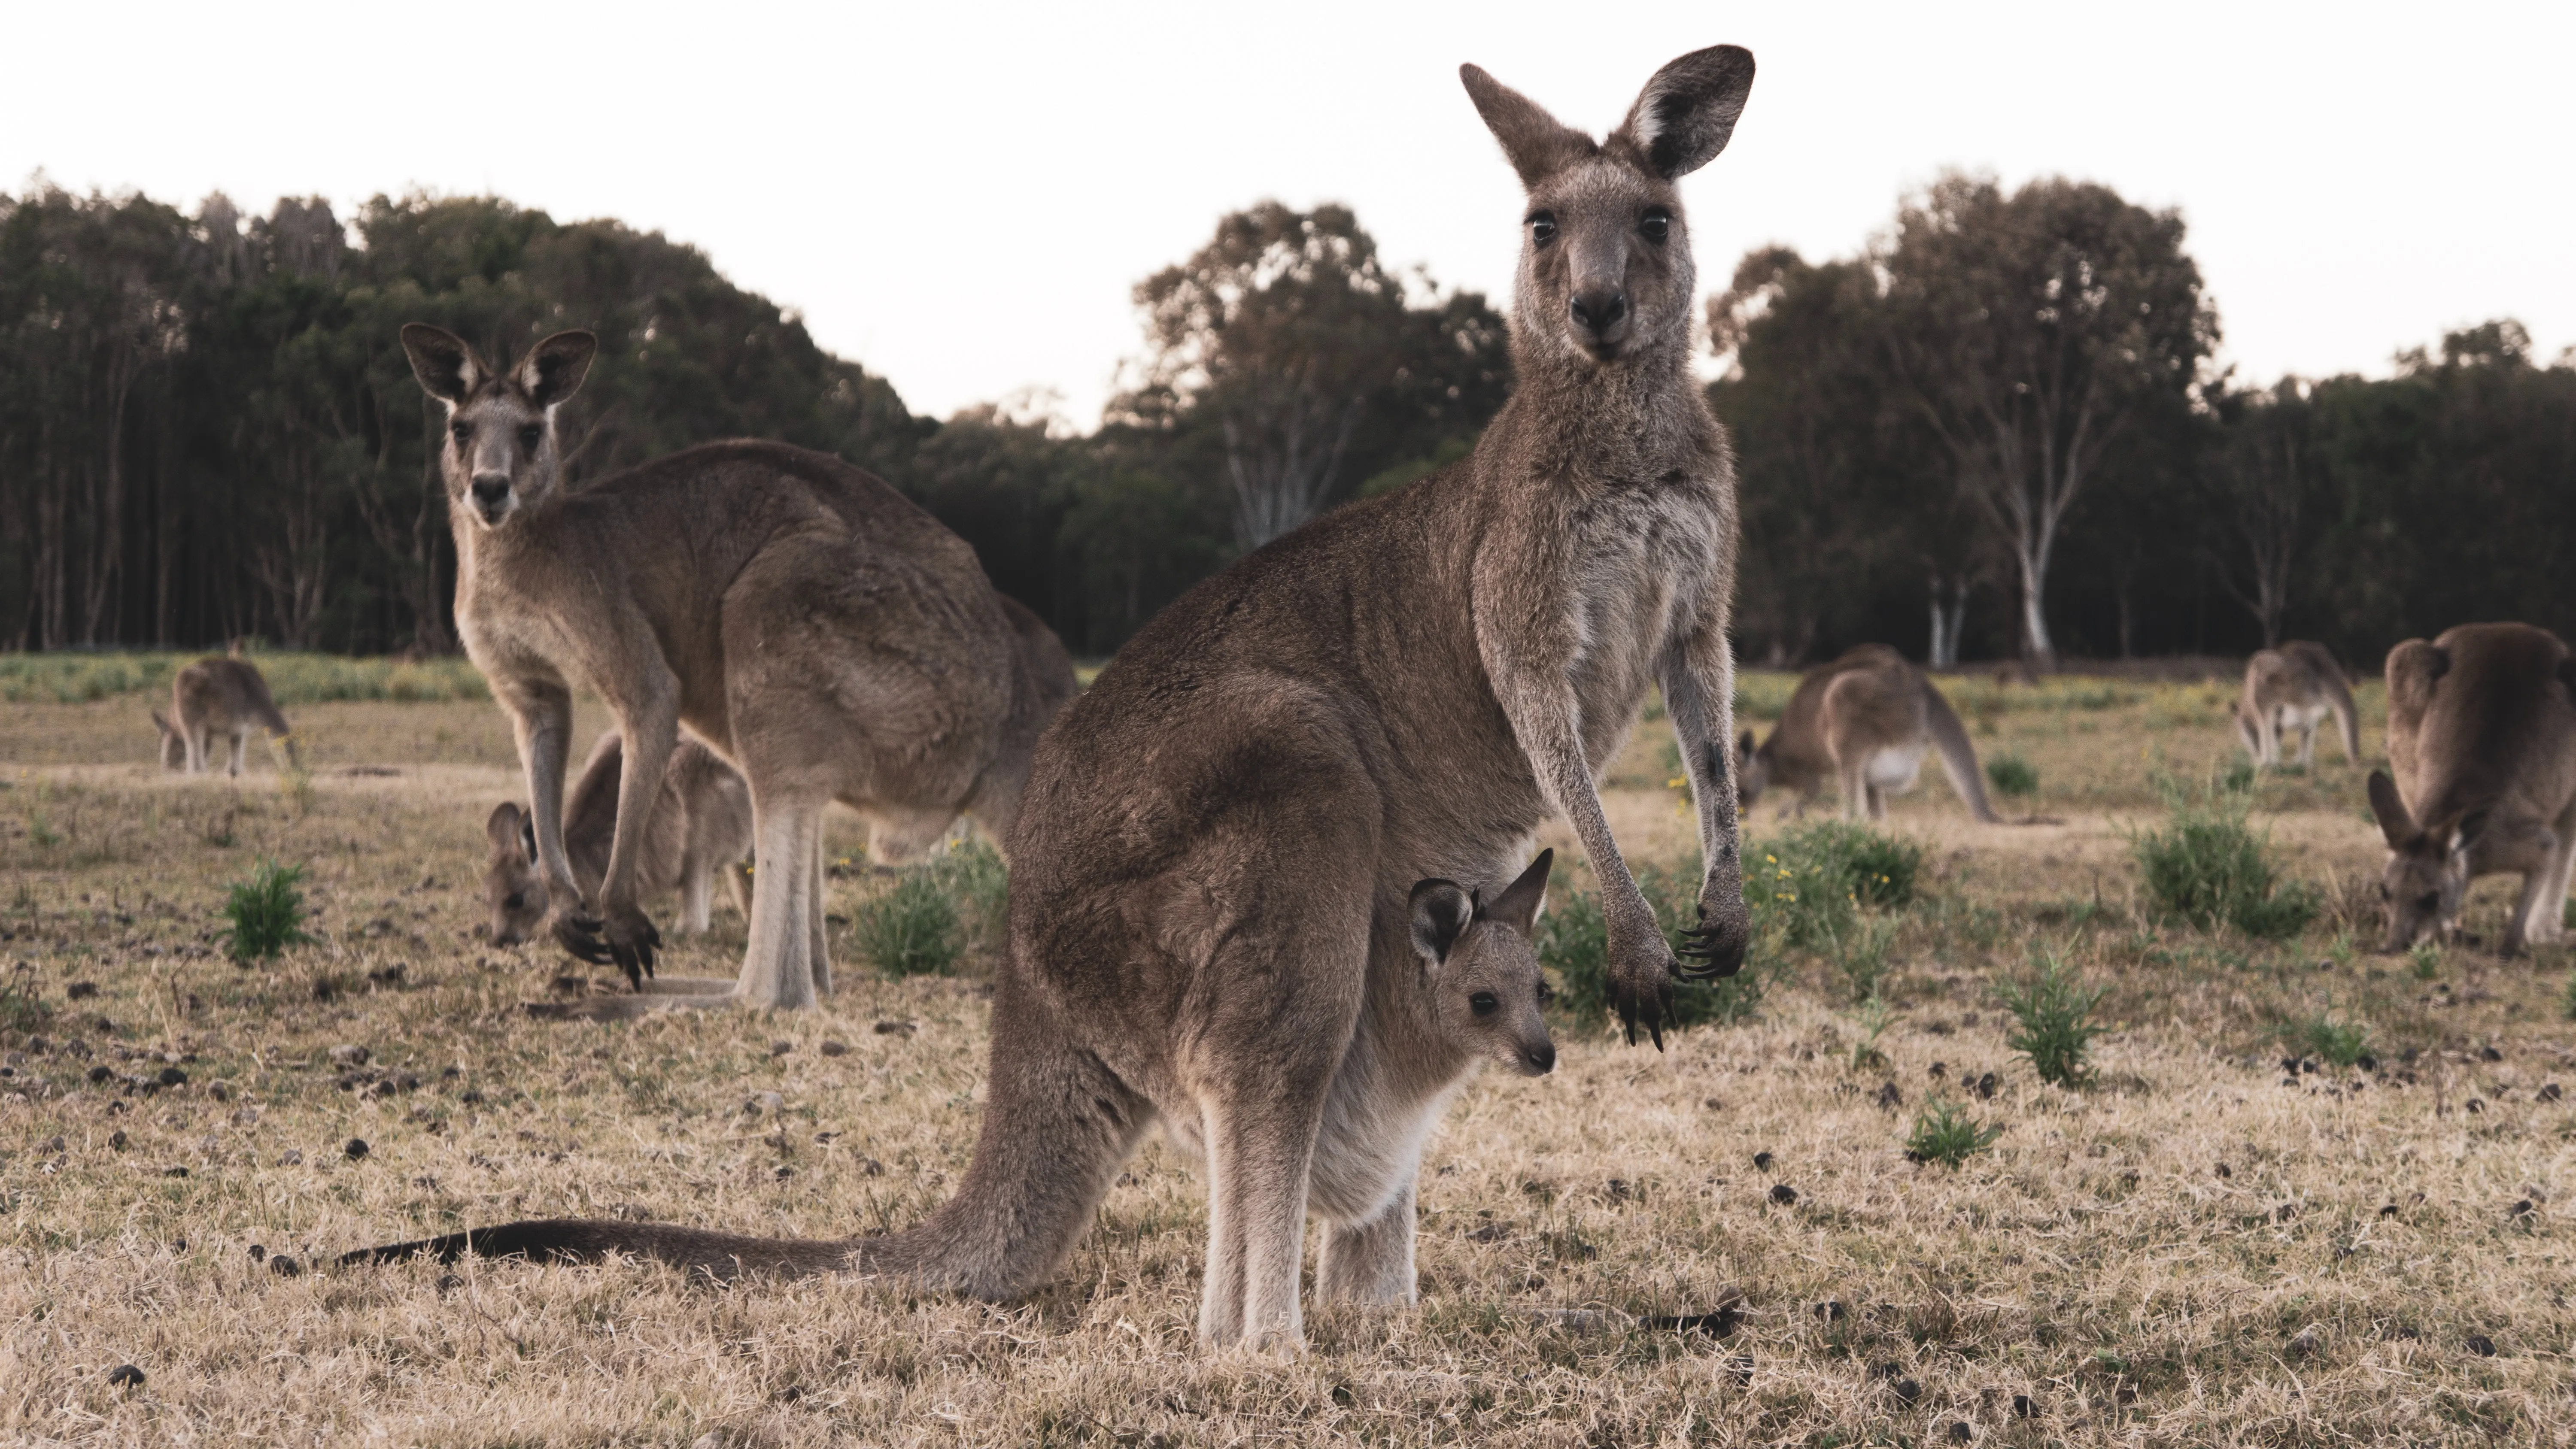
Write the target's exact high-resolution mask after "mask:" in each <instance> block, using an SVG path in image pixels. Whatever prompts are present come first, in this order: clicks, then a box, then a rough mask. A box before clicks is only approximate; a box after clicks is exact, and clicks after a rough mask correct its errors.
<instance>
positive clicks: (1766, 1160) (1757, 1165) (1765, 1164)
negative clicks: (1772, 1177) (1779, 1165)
mask: <svg viewBox="0 0 2576 1449" xmlns="http://www.w3.org/2000/svg"><path fill="white" fill-rule="evenodd" d="M1753 1170H1754V1171H1755V1172H1769V1171H1770V1170H1771V1154H1770V1153H1768V1152H1757V1153H1754V1154H1753Z"/></svg>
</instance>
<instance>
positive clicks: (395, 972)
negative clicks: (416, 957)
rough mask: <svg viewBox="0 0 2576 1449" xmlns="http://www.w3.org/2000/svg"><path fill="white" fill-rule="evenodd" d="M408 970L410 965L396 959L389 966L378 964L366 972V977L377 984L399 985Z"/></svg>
mask: <svg viewBox="0 0 2576 1449" xmlns="http://www.w3.org/2000/svg"><path fill="white" fill-rule="evenodd" d="M409 971H410V967H409V966H408V965H407V964H406V963H404V962H401V961H396V962H394V963H393V964H392V965H390V966H379V967H377V968H376V969H375V970H373V971H370V972H368V973H367V979H368V980H369V981H372V982H374V983H376V984H377V985H378V986H400V985H402V984H403V977H404V976H405V975H407V974H409Z"/></svg>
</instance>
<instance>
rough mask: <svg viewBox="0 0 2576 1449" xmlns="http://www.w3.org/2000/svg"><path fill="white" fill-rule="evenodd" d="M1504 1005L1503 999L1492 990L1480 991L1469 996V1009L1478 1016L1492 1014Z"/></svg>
mask: <svg viewBox="0 0 2576 1449" xmlns="http://www.w3.org/2000/svg"><path fill="white" fill-rule="evenodd" d="M1502 1007H1503V1003H1502V1001H1501V1000H1500V999H1499V998H1497V997H1496V996H1495V995H1494V993H1492V992H1490V991H1479V992H1477V993H1476V994H1475V995H1473V996H1470V997H1468V998H1467V1009H1468V1010H1469V1011H1472V1012H1474V1013H1476V1014H1477V1015H1478V1016H1491V1015H1493V1014H1494V1013H1495V1012H1497V1011H1500V1010H1502Z"/></svg>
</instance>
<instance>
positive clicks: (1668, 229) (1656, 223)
mask: <svg viewBox="0 0 2576 1449" xmlns="http://www.w3.org/2000/svg"><path fill="white" fill-rule="evenodd" d="M1637 230H1638V231H1640V232H1642V233H1644V234H1645V238H1646V240H1648V241H1650V242H1653V243H1654V244H1655V245H1657V246H1662V245H1663V244H1664V242H1665V241H1666V240H1667V239H1669V238H1670V237H1671V236H1672V234H1673V214H1672V213H1671V212H1669V211H1666V210H1664V209H1663V208H1662V207H1660V206H1650V207H1647V208H1646V214H1645V215H1644V216H1643V217H1641V218H1640V219H1639V220H1638V222H1637Z"/></svg>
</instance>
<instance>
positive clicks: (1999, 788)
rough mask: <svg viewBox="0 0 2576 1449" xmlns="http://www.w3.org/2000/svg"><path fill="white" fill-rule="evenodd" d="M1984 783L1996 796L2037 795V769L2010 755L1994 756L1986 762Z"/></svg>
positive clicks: (2014, 755) (2015, 755) (2025, 761)
mask: <svg viewBox="0 0 2576 1449" xmlns="http://www.w3.org/2000/svg"><path fill="white" fill-rule="evenodd" d="M1986 783H1988V784H1990V785H1992V786H1994V787H1995V793H1996V794H1998V795H2011V796H2016V797H2019V796H2024V795H2036V794H2038V793H2039V767H2038V766H2036V765H2034V764H2032V763H2031V762H2030V761H2028V760H2025V759H2023V758H2022V757H2021V756H2019V755H2017V754H2012V753H2009V752H2007V753H2004V754H2000V755H1994V756H1991V757H1989V758H1988V759H1987V761H1986Z"/></svg>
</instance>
